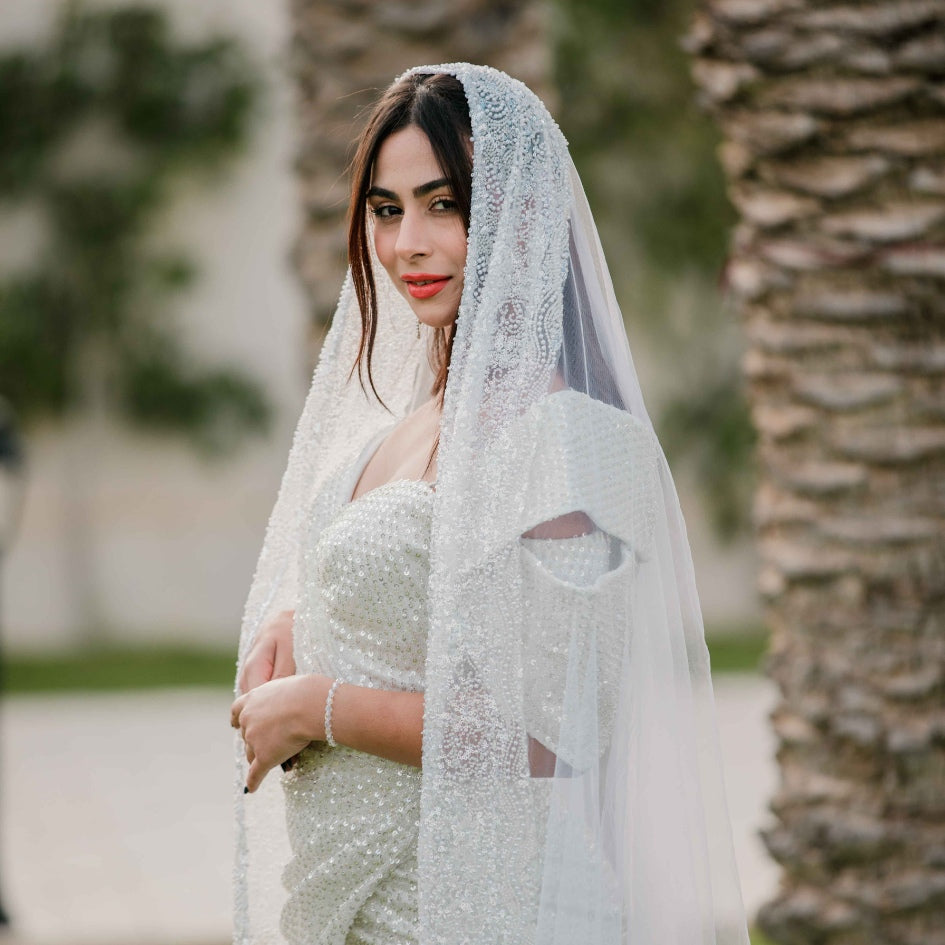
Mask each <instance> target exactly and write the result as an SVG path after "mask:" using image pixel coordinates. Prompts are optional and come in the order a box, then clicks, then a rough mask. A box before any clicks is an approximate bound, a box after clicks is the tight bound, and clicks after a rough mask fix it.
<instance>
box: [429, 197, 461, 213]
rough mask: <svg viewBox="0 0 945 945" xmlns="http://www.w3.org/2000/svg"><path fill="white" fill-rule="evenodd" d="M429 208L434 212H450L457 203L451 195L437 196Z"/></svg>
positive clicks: (454, 208) (455, 207)
mask: <svg viewBox="0 0 945 945" xmlns="http://www.w3.org/2000/svg"><path fill="white" fill-rule="evenodd" d="M430 209H431V210H433V211H435V212H436V213H450V212H452V211H453V210H456V209H457V205H456V201H455V200H453V198H452V197H437V198H436V199H435V200H434V201H433V202H432V203H431V204H430Z"/></svg>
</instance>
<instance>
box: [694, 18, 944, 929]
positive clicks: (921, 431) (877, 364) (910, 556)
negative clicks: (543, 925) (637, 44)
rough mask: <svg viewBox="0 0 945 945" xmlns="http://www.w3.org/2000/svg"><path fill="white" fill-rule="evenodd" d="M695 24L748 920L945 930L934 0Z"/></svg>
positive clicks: (939, 71)
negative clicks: (724, 186) (755, 571)
mask: <svg viewBox="0 0 945 945" xmlns="http://www.w3.org/2000/svg"><path fill="white" fill-rule="evenodd" d="M684 44H685V45H686V47H687V49H688V50H689V52H690V53H691V54H692V55H693V76H694V78H695V81H696V84H697V86H698V87H699V90H700V97H701V99H702V101H703V103H704V104H705V106H706V107H707V108H708V109H709V110H711V111H712V112H713V113H714V114H715V116H716V117H717V120H718V123H719V125H720V128H721V131H722V136H723V140H722V143H721V145H720V149H719V153H720V159H721V162H722V164H723V166H724V169H725V172H726V175H727V180H728V188H729V195H730V198H731V200H732V201H733V203H734V205H735V206H736V208H737V209H738V211H739V214H740V222H739V224H738V225H737V227H736V229H735V232H734V234H733V237H732V243H731V254H730V259H729V264H728V266H727V283H728V285H729V287H730V289H731V292H732V295H733V298H734V299H735V301H736V304H737V306H738V309H739V311H740V315H741V316H742V318H743V319H744V324H745V330H746V331H747V335H748V350H747V353H746V355H745V359H744V375H745V377H746V378H747V382H748V386H749V396H750V399H751V403H752V411H753V417H754V421H755V424H756V426H757V429H758V433H759V461H760V480H759V481H760V485H759V488H758V493H757V497H756V503H755V509H754V515H755V522H756V528H757V534H758V539H759V542H760V550H761V556H762V562H763V563H762V570H761V574H760V578H759V586H760V591H761V593H762V595H763V596H764V598H765V601H766V612H767V619H768V622H769V627H770V630H771V648H770V654H769V660H768V667H769V672H770V674H771V675H772V676H773V678H774V679H775V680H776V682H777V684H778V686H779V688H780V693H781V699H780V704H779V705H778V707H777V708H776V709H775V711H774V713H773V715H772V722H773V725H774V728H775V731H776V733H777V737H778V743H779V749H778V761H779V765H780V779H781V781H780V788H779V790H778V792H777V794H776V796H775V797H774V798H773V800H772V803H771V808H772V811H773V813H774V815H775V818H776V822H775V824H774V826H772V827H771V828H770V829H768V830H767V831H766V832H765V834H764V839H765V842H766V844H767V846H768V849H769V851H770V852H771V854H772V856H773V857H774V858H775V859H776V860H777V861H778V862H779V863H780V864H781V866H782V867H783V872H782V883H781V889H780V891H779V893H778V895H777V897H776V898H775V899H774V900H773V901H771V902H769V903H767V904H766V905H765V906H764V907H763V909H762V911H761V913H760V915H759V922H760V924H761V925H762V927H763V929H764V930H765V931H766V932H767V934H769V935H770V936H771V937H772V938H773V939H774V941H775V942H778V943H784V945H795V943H796V945H801V943H804V945H815V943H816V945H841V943H842V945H866V943H870V945H880V943H882V945H887V943H888V945H892V943H896V945H900V943H901V945H937V943H945V0H898V2H891V0H885V2H883V0H880V2H876V0H874V2H859V3H853V2H840V3H836V2H826V3H825V2H822V0H702V2H701V4H700V7H699V9H698V11H697V13H696V15H695V18H694V19H693V21H692V26H691V29H690V31H689V33H688V35H687V36H686V37H685V40H684Z"/></svg>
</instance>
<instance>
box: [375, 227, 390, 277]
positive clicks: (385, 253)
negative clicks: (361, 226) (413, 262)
mask: <svg viewBox="0 0 945 945" xmlns="http://www.w3.org/2000/svg"><path fill="white" fill-rule="evenodd" d="M374 252H375V253H376V254H377V258H378V260H380V263H381V265H382V266H383V267H384V268H385V269H386V270H387V272H388V274H391V277H392V278H393V274H392V272H391V270H392V267H393V265H394V262H395V253H394V237H393V236H392V234H391V233H390V232H388V231H387V230H386V229H384V228H382V227H375V228H374Z"/></svg>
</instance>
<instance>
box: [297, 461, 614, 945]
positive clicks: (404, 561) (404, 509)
mask: <svg viewBox="0 0 945 945" xmlns="http://www.w3.org/2000/svg"><path fill="white" fill-rule="evenodd" d="M369 451H370V450H366V451H365V453H369ZM362 468H363V462H360V461H359V463H358V464H356V468H355V469H354V470H349V471H348V472H347V473H346V474H343V475H341V476H336V477H335V478H334V479H332V480H330V481H329V483H328V484H327V486H326V488H325V489H323V490H322V492H321V494H320V495H319V496H318V497H317V498H316V500H315V502H314V504H313V506H312V508H311V510H310V520H311V521H312V522H316V521H327V522H328V525H327V526H326V527H324V528H323V529H322V531H321V534H320V535H317V536H315V535H311V536H310V538H311V540H310V541H308V542H307V543H306V544H305V546H304V550H303V554H302V561H301V564H300V588H301V593H300V598H299V603H298V607H297V610H296V615H295V630H294V648H295V661H296V669H297V672H299V673H325V674H327V675H330V676H333V677H338V678H341V679H343V680H345V681H346V682H350V683H353V684H355V685H358V686H369V687H376V688H382V689H395V690H408V691H422V690H423V689H424V664H425V660H426V643H427V631H428V618H427V604H428V595H427V580H428V576H429V563H430V562H429V550H430V529H431V525H432V519H433V504H434V501H435V495H436V493H435V491H434V489H433V487H432V486H431V485H430V484H429V483H427V482H422V481H415V480H397V481H394V482H389V483H387V484H385V485H383V486H380V487H378V488H376V489H373V490H372V491H370V492H368V493H365V494H364V495H362V496H360V497H359V498H357V499H356V500H355V501H353V502H351V501H348V497H349V496H350V495H351V492H352V491H353V489H354V485H355V483H356V481H357V479H358V477H359V475H360V471H361V469H362ZM517 553H520V554H523V555H525V556H526V558H527V561H528V565H529V573H531V574H532V575H533V577H532V579H533V580H538V581H547V582H549V587H548V591H549V593H550V594H551V595H552V598H553V595H554V593H555V591H556V590H557V592H558V593H561V592H562V590H564V591H565V592H567V590H568V588H571V589H572V590H573V589H576V588H583V587H586V586H587V585H589V584H591V583H592V582H593V581H594V580H595V579H596V578H597V577H599V575H601V574H602V573H603V572H605V571H607V570H608V568H609V565H610V559H611V550H610V546H609V543H608V539H607V537H606V536H605V535H604V533H603V532H599V531H597V532H593V533H591V534H588V535H583V536H578V537H574V538H567V539H558V540H552V539H522V540H521V541H520V542H519V549H517ZM546 597H547V595H546ZM549 669H551V668H550V667H548V666H546V667H544V668H543V670H542V673H541V675H542V678H543V680H544V683H545V687H544V688H547V680H548V674H549ZM551 671H552V672H553V669H552V670H551ZM536 712H539V713H540V706H539V707H538V708H537V709H536ZM536 724H537V722H536ZM420 786H421V772H420V769H419V768H416V767H413V766H410V765H404V764H399V763H397V762H394V761H388V760H386V759H383V758H379V757H376V756H374V755H369V754H365V753H363V752H359V751H355V750H353V749H350V748H346V747H343V746H340V745H339V746H338V747H337V748H330V747H329V746H328V745H327V744H324V743H313V745H311V746H310V747H309V748H307V749H305V750H304V751H303V752H302V753H301V756H300V758H299V760H298V762H297V763H296V765H295V766H294V767H293V768H292V770H291V771H289V772H288V773H287V774H285V775H283V787H284V790H285V799H286V822H287V832H288V837H289V843H290V846H291V850H292V857H291V860H290V861H289V863H288V865H287V866H286V868H285V870H284V873H283V877H282V879H283V885H284V887H285V889H286V892H287V899H286V903H285V906H284V908H283V910H282V922H281V925H282V934H283V936H284V937H285V939H286V940H287V941H288V942H290V943H292V945H296V943H303V942H304V943H306V945H314V943H319V945H322V943H324V945H415V943H416V942H417V940H418V897H417V840H418V831H419V821H420Z"/></svg>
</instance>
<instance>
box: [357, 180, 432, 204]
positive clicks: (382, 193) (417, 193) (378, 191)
mask: <svg viewBox="0 0 945 945" xmlns="http://www.w3.org/2000/svg"><path fill="white" fill-rule="evenodd" d="M449 183H450V182H449V181H448V180H447V179H446V178H445V177H438V178H437V179H436V180H431V181H429V182H428V183H426V184H421V185H420V186H419V187H414V189H413V195H414V197H425V196H426V195H427V194H429V193H432V192H433V191H434V190H439V189H440V188H441V187H448V186H449ZM367 195H368V197H384V198H385V199H386V200H397V199H398V198H397V194H395V193H394V192H393V191H392V190H385V189H384V188H383V187H372V188H371V189H370V190H368V192H367Z"/></svg>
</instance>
